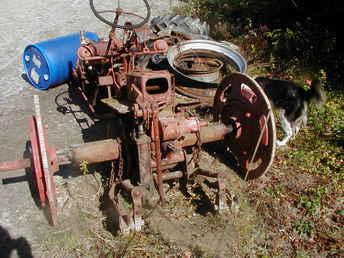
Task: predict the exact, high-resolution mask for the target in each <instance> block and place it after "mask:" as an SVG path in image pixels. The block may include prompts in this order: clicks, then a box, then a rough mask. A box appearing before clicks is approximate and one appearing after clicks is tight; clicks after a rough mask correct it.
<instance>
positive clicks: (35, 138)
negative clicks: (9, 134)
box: [30, 95, 57, 225]
mask: <svg viewBox="0 0 344 258" xmlns="http://www.w3.org/2000/svg"><path fill="white" fill-rule="evenodd" d="M34 106H35V113H36V115H35V116H32V117H31V118H30V141H31V159H32V162H31V164H32V169H33V171H34V174H35V179H36V183H37V189H38V193H39V198H40V202H41V205H42V207H44V206H46V203H48V209H49V211H50V216H51V223H52V225H56V224H57V205H56V188H55V182H54V177H53V173H54V169H55V167H56V164H55V161H56V159H55V158H56V151H55V150H54V149H52V148H48V146H47V140H46V137H45V134H44V128H43V124H42V119H41V112H40V108H39V99H38V96H37V95H35V96H34ZM48 153H49V155H48Z"/></svg>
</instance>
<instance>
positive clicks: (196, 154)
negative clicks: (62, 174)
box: [192, 119, 202, 167]
mask: <svg viewBox="0 0 344 258" xmlns="http://www.w3.org/2000/svg"><path fill="white" fill-rule="evenodd" d="M196 121H197V124H198V130H197V132H196V137H197V141H196V144H195V146H194V148H193V151H192V159H193V160H194V163H195V167H199V162H200V154H201V148H202V141H201V133H200V131H201V127H200V125H199V121H198V119H196Z"/></svg>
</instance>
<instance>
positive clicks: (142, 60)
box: [0, 0, 276, 233]
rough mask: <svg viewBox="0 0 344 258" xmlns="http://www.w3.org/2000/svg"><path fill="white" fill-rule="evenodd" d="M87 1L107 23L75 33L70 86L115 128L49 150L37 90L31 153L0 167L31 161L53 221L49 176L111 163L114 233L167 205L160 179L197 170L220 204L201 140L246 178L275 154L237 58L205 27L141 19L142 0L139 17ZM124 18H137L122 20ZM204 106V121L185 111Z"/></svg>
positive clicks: (270, 128)
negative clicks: (99, 36) (92, 31)
mask: <svg viewBox="0 0 344 258" xmlns="http://www.w3.org/2000/svg"><path fill="white" fill-rule="evenodd" d="M95 2H96V1H95V0H90V6H91V9H92V11H93V13H94V14H95V16H96V17H97V18H99V19H100V20H101V21H102V22H104V23H105V24H107V25H109V26H111V30H110V33H109V37H108V39H106V40H100V41H93V40H91V39H89V38H88V37H87V35H85V33H83V32H81V34H80V47H79V48H78V50H77V53H76V54H77V57H78V58H77V63H76V65H75V67H74V68H73V72H72V76H73V77H72V83H71V84H70V87H73V88H74V89H76V90H77V91H78V92H79V93H80V96H81V97H82V98H83V99H84V100H85V101H86V102H87V104H88V107H89V109H90V110H91V112H92V113H93V114H94V116H95V117H97V118H101V119H107V120H109V121H110V123H111V124H112V125H114V126H112V129H111V133H110V136H109V138H108V139H104V140H101V141H95V142H91V143H85V144H81V145H79V146H73V147H68V148H67V149H66V150H56V149H55V148H53V147H52V146H50V145H48V142H47V137H46V132H45V131H46V130H47V129H46V127H45V126H44V125H43V122H42V117H41V114H40V107H39V99H38V97H37V96H35V97H34V106H35V111H36V113H35V115H34V116H32V117H30V121H29V122H30V147H29V149H30V153H31V158H27V159H23V160H16V161H7V162H2V163H0V171H8V170H16V169H19V168H30V167H31V168H32V170H33V171H34V175H35V181H36V185H37V190H38V193H39V199H40V202H41V205H42V206H47V207H48V209H49V211H50V215H51V216H50V217H51V223H52V224H53V225H56V224H57V221H58V219H57V210H58V208H57V203H56V189H55V184H54V177H53V174H54V173H55V172H56V171H58V169H59V166H60V165H65V164H71V163H73V164H77V165H79V164H81V163H83V162H86V163H87V164H94V163H99V162H104V161H109V162H112V163H113V164H114V165H113V166H112V168H113V169H112V171H111V173H110V176H109V183H108V184H109V185H108V189H107V195H108V197H109V200H110V202H111V203H112V208H113V214H114V216H115V218H116V224H117V226H118V229H119V231H120V232H122V233H128V232H129V231H139V230H141V228H142V226H143V225H144V219H143V217H142V214H143V213H142V210H143V207H145V206H148V207H151V206H154V205H156V204H160V205H162V206H164V205H165V203H166V195H165V192H164V188H163V184H164V182H165V181H168V180H177V179H179V180H181V181H183V182H185V184H187V183H188V182H189V181H190V180H191V179H192V178H194V177H195V176H197V175H202V176H205V177H210V178H213V179H214V180H215V181H216V184H217V198H216V207H217V209H218V210H219V211H222V210H224V209H226V207H227V200H226V198H228V195H227V192H228V186H227V184H226V174H225V173H224V172H220V173H216V172H213V171H205V170H203V169H199V166H198V165H199V152H200V151H201V148H202V145H203V144H207V143H211V142H216V141H219V142H221V143H222V144H223V146H225V149H226V150H227V151H228V155H229V153H231V155H233V156H234V157H235V160H236V161H237V165H238V168H239V172H240V173H241V174H242V175H243V178H244V179H245V180H249V179H255V178H258V177H260V176H262V175H263V174H264V173H265V172H266V171H267V170H268V169H269V167H270V166H271V164H272V162H273V159H274V153H275V141H276V132H275V122H274V116H273V113H272V110H271V106H270V104H269V101H268V99H267V97H266V95H265V94H264V92H263V91H262V89H261V88H260V87H259V85H258V84H257V83H256V82H255V81H254V80H253V79H251V78H250V77H249V76H248V75H246V74H245V70H246V63H245V61H244V59H243V58H242V57H241V55H240V54H239V53H238V52H237V51H236V50H235V49H233V47H232V46H231V45H230V44H228V43H223V42H222V43H221V42H216V41H213V40H212V39H210V38H209V37H208V36H204V33H203V35H202V33H200V31H203V32H204V28H205V27H204V26H203V25H202V24H200V23H198V24H200V26H198V28H199V30H198V31H196V32H194V31H193V32H190V31H189V32H185V30H183V29H180V28H179V29H178V28H171V26H170V24H176V22H175V21H173V19H175V17H172V16H169V17H167V18H166V17H158V18H156V19H153V20H152V22H151V26H150V27H149V26H147V23H148V20H149V16H150V7H149V5H148V2H147V1H146V0H143V2H144V4H145V7H146V10H147V11H146V16H145V17H141V16H139V15H137V14H134V13H130V12H124V11H123V10H122V9H121V8H117V9H116V10H101V11H99V10H97V6H96V4H95ZM105 15H112V19H111V20H110V19H106V18H105ZM125 16H130V17H132V18H139V19H142V20H141V21H140V22H138V23H132V22H130V21H128V20H125V21H124V22H123V24H120V22H119V21H120V20H121V18H122V17H125ZM177 18H178V19H180V17H179V16H178V17H177ZM185 19H186V18H184V20H183V22H185ZM188 19H189V18H188ZM187 21H191V22H195V21H194V20H192V19H191V20H187ZM202 26H203V27H202ZM119 32H120V33H121V34H120V36H119ZM238 60H239V61H238ZM242 60H243V61H242ZM180 94H184V95H186V96H188V97H181V95H180ZM202 105H209V106H211V108H212V110H213V118H212V119H211V121H209V119H208V120H205V119H202V118H201V117H198V116H196V115H193V114H194V113H193V112H189V110H190V109H194V108H195V107H197V106H202ZM122 194H126V195H127V196H129V197H130V198H131V201H132V209H130V210H127V209H126V208H125V206H124V205H123V203H122V198H121V195H122Z"/></svg>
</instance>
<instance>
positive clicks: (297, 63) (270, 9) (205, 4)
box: [183, 0, 344, 88]
mask: <svg viewBox="0 0 344 258" xmlns="http://www.w3.org/2000/svg"><path fill="white" fill-rule="evenodd" d="M183 10H184V13H183V14H186V15H190V16H197V17H199V18H200V19H202V20H205V21H207V22H208V23H209V24H210V26H211V28H212V29H211V36H212V37H213V38H215V39H217V40H227V41H232V42H234V43H236V44H237V45H240V46H241V47H242V49H243V52H244V53H245V57H246V58H247V59H248V61H249V63H254V62H269V63H270V66H268V70H267V72H269V73H272V74H275V75H278V76H283V75H285V74H287V75H291V74H292V75H295V74H297V73H298V72H299V71H300V70H304V69H306V70H312V71H319V70H320V69H323V70H325V71H326V73H327V74H328V78H327V79H328V81H329V82H330V83H329V85H330V86H331V87H332V88H339V86H338V85H340V83H341V82H343V80H342V79H343V78H342V75H341V69H342V68H343V64H344V63H343V62H342V58H343V56H342V55H341V54H340V53H337V47H336V37H337V36H336V35H337V33H336V30H337V28H336V26H335V23H333V24H331V23H329V22H328V21H329V20H331V19H334V17H338V18H339V17H341V12H343V10H341V9H339V10H338V8H337V7H335V6H334V5H329V4H328V3H327V2H326V3H324V4H323V5H317V4H313V3H312V2H309V3H308V2H307V1H306V2H305V1H303V2H299V3H297V4H295V2H294V1H277V0H261V1H257V0H191V1H188V2H187V4H185V5H184V9H183Z"/></svg>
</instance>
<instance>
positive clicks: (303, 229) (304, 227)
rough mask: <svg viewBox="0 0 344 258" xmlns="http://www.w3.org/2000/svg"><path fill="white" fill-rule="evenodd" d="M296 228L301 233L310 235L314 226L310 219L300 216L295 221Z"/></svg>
mask: <svg viewBox="0 0 344 258" xmlns="http://www.w3.org/2000/svg"><path fill="white" fill-rule="evenodd" d="M294 229H295V230H296V232H298V233H299V234H300V235H309V234H311V233H312V232H313V231H314V228H313V226H312V225H311V223H310V222H309V221H307V220H305V219H303V218H300V219H298V220H296V221H295V223H294Z"/></svg>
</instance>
